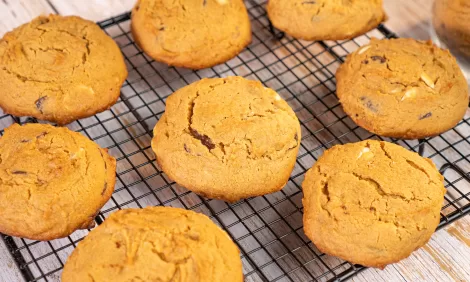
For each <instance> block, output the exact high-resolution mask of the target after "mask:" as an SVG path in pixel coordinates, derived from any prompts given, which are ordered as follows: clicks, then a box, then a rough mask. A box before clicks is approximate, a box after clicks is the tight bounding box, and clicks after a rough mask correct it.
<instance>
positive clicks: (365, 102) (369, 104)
mask: <svg viewBox="0 0 470 282" xmlns="http://www.w3.org/2000/svg"><path fill="white" fill-rule="evenodd" d="M359 99H360V100H361V101H362V104H363V105H364V106H366V107H367V108H368V109H369V110H371V111H372V112H374V113H376V112H378V111H379V110H378V109H377V105H375V104H374V103H372V101H371V100H370V99H369V98H367V97H366V96H362V97H360V98H359Z"/></svg>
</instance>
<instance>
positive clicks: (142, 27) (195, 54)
mask: <svg viewBox="0 0 470 282" xmlns="http://www.w3.org/2000/svg"><path fill="white" fill-rule="evenodd" d="M132 35H133V37H134V39H135V41H136V42H137V44H138V45H139V46H140V47H141V48H142V49H143V50H144V52H145V53H147V55H149V56H150V57H152V58H153V59H155V60H157V61H160V62H163V63H166V64H168V65H170V66H178V67H184V68H190V69H202V68H207V67H211V66H215V65H217V64H220V63H223V62H225V61H228V60H230V59H231V58H233V57H235V56H236V55H237V54H238V53H240V52H241V51H242V50H243V49H244V48H245V47H246V46H247V45H248V44H249V43H250V41H251V27H250V19H249V18H248V12H247V10H246V8H245V4H244V3H243V0H200V1H199V0H180V1H171V0H139V1H138V2H137V4H136V5H135V7H134V9H133V10H132Z"/></svg>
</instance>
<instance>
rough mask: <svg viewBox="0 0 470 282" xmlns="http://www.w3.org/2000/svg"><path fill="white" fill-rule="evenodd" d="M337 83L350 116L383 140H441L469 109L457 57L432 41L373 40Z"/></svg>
mask: <svg viewBox="0 0 470 282" xmlns="http://www.w3.org/2000/svg"><path fill="white" fill-rule="evenodd" d="M336 80H337V89H336V92H337V95H338V98H339V100H340V102H341V105H342V106H343V109H344V111H345V112H346V113H347V114H348V115H349V116H350V117H351V118H352V119H353V120H354V122H356V123H357V124H358V125H359V126H361V127H363V128H365V129H367V130H369V131H371V132H373V133H376V134H378V135H382V136H388V137H396V138H405V139H415V138H425V137H430V136H435V135H438V134H440V133H442V132H444V131H447V130H449V129H451V128H452V127H454V126H455V125H456V124H457V123H458V122H459V121H460V120H461V119H462V117H463V116H464V115H465V112H466V110H467V108H468V86H467V82H466V80H465V77H464V76H463V74H462V71H461V70H460V69H459V67H458V65H457V62H456V61H455V58H454V57H452V55H451V54H450V53H449V51H447V50H442V49H440V48H438V47H436V46H434V45H433V44H432V43H431V42H421V41H416V40H414V39H390V40H388V39H384V40H377V39H372V40H371V42H370V44H368V45H366V46H363V47H361V48H359V49H358V50H357V51H355V52H354V53H352V54H350V55H349V56H348V57H347V59H346V61H345V62H344V64H342V65H341V66H340V68H339V69H338V71H337V72H336Z"/></svg>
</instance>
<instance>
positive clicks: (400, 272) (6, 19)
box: [0, 0, 470, 282]
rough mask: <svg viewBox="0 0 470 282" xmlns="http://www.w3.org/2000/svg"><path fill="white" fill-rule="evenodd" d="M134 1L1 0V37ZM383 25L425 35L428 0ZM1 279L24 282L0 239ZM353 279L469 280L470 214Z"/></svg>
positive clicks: (104, 14) (390, 3)
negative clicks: (48, 18) (35, 22)
mask: <svg viewBox="0 0 470 282" xmlns="http://www.w3.org/2000/svg"><path fill="white" fill-rule="evenodd" d="M134 2H135V1H134V0H67V1H64V0H2V1H0V36H2V35H3V34H4V33H5V32H7V31H9V30H11V29H13V28H14V27H16V26H18V25H20V24H22V23H25V22H27V21H29V20H31V19H32V18H33V17H36V16H38V15H40V14H47V13H60V14H62V15H80V16H82V17H84V18H87V19H90V20H93V21H99V20H103V19H106V18H109V17H112V16H114V15H118V14H120V13H123V12H125V11H129V10H130V9H131V7H132V6H133V4H134ZM384 2H385V4H384V5H385V10H386V11H387V14H388V16H389V20H388V21H387V22H386V26H387V27H388V28H389V29H390V30H392V31H393V32H395V33H397V34H398V35H399V36H401V37H413V38H417V39H428V38H429V31H428V30H429V20H430V17H431V5H432V1H431V0H414V1H409V0H384ZM0 281H4V282H16V281H23V279H22V278H21V275H20V274H19V271H18V269H17V268H16V266H15V264H14V262H13V259H12V258H11V256H10V254H9V252H8V250H7V249H6V248H5V246H4V244H3V242H2V241H1V240H0ZM352 281H470V217H468V216H466V217H465V218H463V219H460V220H459V221H457V222H455V223H453V224H451V225H450V226H447V227H446V228H445V229H442V230H440V231H438V232H436V233H435V234H434V236H433V237H432V239H431V241H430V242H429V243H428V244H427V245H426V246H425V247H423V248H421V249H420V250H418V251H416V252H414V253H413V254H412V255H411V256H410V257H409V258H408V259H405V260H403V261H402V262H400V263H397V264H394V265H390V266H388V267H386V268H385V270H376V269H367V270H365V271H363V272H362V273H360V274H359V275H357V276H355V277H354V278H353V279H352Z"/></svg>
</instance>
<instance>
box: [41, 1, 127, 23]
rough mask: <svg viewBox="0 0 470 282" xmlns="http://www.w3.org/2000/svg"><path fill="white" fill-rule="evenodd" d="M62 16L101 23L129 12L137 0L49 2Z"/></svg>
mask: <svg viewBox="0 0 470 282" xmlns="http://www.w3.org/2000/svg"><path fill="white" fill-rule="evenodd" d="M49 1H50V3H51V4H52V5H53V6H54V7H55V8H56V9H57V11H58V13H59V14H61V15H77V16H81V17H84V18H86V19H88V20H91V21H101V20H104V19H107V18H110V17H113V16H116V15H118V14H121V13H124V12H128V11H130V10H131V9H132V7H133V6H134V4H135V2H136V1H135V0H100V1H83V0H68V1H63V0H49Z"/></svg>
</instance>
